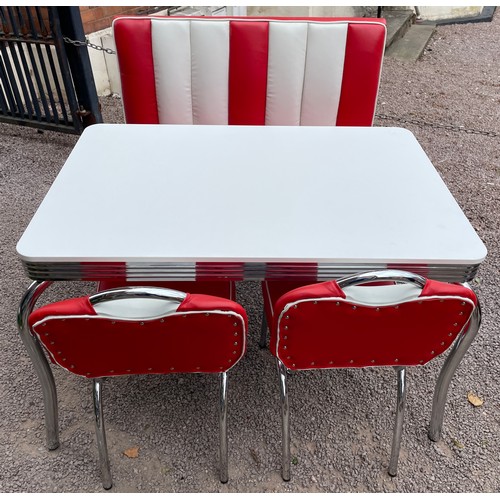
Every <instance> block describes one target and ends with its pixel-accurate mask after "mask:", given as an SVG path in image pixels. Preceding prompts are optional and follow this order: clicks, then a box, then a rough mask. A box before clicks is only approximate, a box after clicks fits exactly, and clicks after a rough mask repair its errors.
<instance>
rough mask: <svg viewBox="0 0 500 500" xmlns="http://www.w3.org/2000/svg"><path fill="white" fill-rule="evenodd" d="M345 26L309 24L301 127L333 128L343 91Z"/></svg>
mask: <svg viewBox="0 0 500 500" xmlns="http://www.w3.org/2000/svg"><path fill="white" fill-rule="evenodd" d="M347 27H348V23H344V24H310V25H309V30H308V35H307V54H306V64H305V77H304V91H303V95H302V110H301V117H300V124H301V125H335V124H336V122H337V111H338V108H339V102H340V91H341V88H342V75H343V72H344V56H345V47H346V39H347Z"/></svg>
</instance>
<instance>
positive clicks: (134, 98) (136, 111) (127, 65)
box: [113, 19, 159, 124]
mask: <svg viewBox="0 0 500 500" xmlns="http://www.w3.org/2000/svg"><path fill="white" fill-rule="evenodd" d="M113 31H114V38H115V43H116V48H117V53H118V64H119V66H120V77H121V83H122V99H123V107H124V110H125V121H126V122H127V123H150V124H151V123H152V124H155V123H159V119H158V106H157V102H156V87H155V76H154V63H153V49H152V44H151V20H150V19H130V20H128V19H117V20H115V22H114V24H113Z"/></svg>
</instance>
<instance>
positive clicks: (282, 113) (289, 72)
mask: <svg viewBox="0 0 500 500" xmlns="http://www.w3.org/2000/svg"><path fill="white" fill-rule="evenodd" d="M306 46H307V22H302V23H293V24H286V23H280V22H273V21H271V22H269V61H268V73H267V97H266V125H300V108H301V102H302V88H303V83H304V70H305V60H306Z"/></svg>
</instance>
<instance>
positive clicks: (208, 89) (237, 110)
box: [113, 16, 386, 346]
mask: <svg viewBox="0 0 500 500" xmlns="http://www.w3.org/2000/svg"><path fill="white" fill-rule="evenodd" d="M113 34H114V38H115V44H116V50H117V55H118V62H119V68H120V79H121V86H122V99H123V106H124V111H125V119H126V121H127V123H149V124H150V123H170V124H199V125H204V124H210V125H215V124H219V125H314V126H317V125H322V126H371V125H372V124H373V118H374V114H375V106H376V101H377V94H378V88H379V82H380V73H381V69H382V60H383V55H384V48H385V39H386V26H385V20H384V19H370V18H327V17H321V18H312V17H303V18H300V17H296V18H286V17H281V18H280V17H269V18H266V17H253V18H252V17H201V18H199V17H159V16H152V17H133V16H130V17H119V18H117V19H115V20H114V22H113ZM313 271H314V269H311V272H312V274H314V275H315V273H314V272H313ZM309 274H310V273H308V275H309ZM307 279H308V281H307V283H312V282H314V281H316V280H315V278H311V279H309V276H308V278H307ZM305 283H306V281H304V284H305ZM291 285H293V283H288V282H280V281H279V279H278V280H276V279H273V280H270V281H268V282H266V283H264V288H263V297H264V304H265V308H266V309H268V310H269V309H272V306H273V303H269V302H268V300H269V297H270V296H272V297H277V296H279V294H280V292H283V290H284V288H285V287H289V288H288V289H289V290H290V289H291V288H293V286H291ZM165 286H169V285H168V284H166V285H165ZM194 286H195V287H196V286H197V285H194ZM174 288H175V287H174ZM190 291H192V292H197V293H199V291H198V290H197V288H194V289H190ZM224 296H227V295H224ZM266 334H267V325H266V323H265V315H263V323H262V336H261V340H260V345H261V346H265V343H266V336H267V335H266Z"/></svg>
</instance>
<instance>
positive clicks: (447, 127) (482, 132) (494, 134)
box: [375, 114, 500, 137]
mask: <svg viewBox="0 0 500 500" xmlns="http://www.w3.org/2000/svg"><path fill="white" fill-rule="evenodd" d="M375 116H376V117H377V118H380V119H381V120H391V121H394V122H399V123H410V124H412V125H419V126H421V127H431V128H440V129H444V130H451V131H452V132H465V133H466V134H475V135H484V136H486V137H499V136H500V134H499V133H498V132H491V131H486V130H476V129H473V128H465V127H464V126H463V125H445V124H443V123H433V122H427V121H425V120H417V119H413V118H400V117H399V116H394V115H383V114H375Z"/></svg>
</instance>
